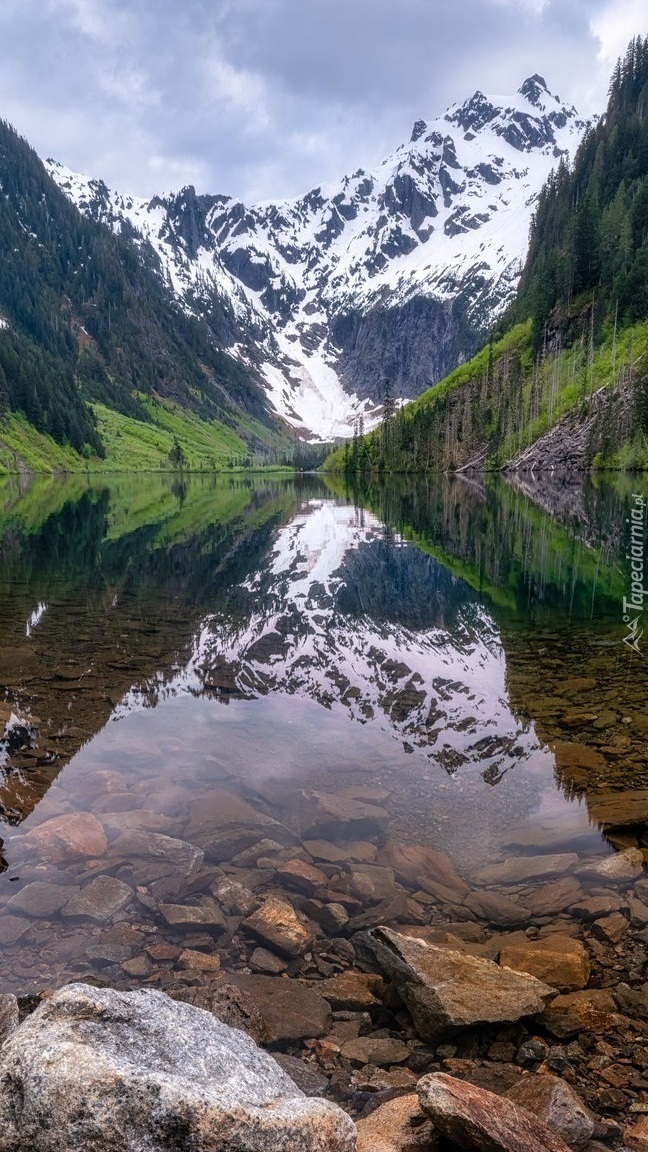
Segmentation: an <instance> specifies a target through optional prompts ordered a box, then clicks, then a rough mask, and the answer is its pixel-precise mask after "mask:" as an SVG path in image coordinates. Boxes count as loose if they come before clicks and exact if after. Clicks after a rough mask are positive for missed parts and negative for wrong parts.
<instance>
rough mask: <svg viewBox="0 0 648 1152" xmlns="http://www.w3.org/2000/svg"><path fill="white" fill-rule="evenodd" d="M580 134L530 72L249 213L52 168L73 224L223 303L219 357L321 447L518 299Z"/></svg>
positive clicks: (210, 305) (404, 390)
mask: <svg viewBox="0 0 648 1152" xmlns="http://www.w3.org/2000/svg"><path fill="white" fill-rule="evenodd" d="M586 126H587V125H586V122H585V121H584V120H583V119H582V118H581V117H579V115H578V113H577V111H576V109H575V108H573V107H572V106H570V105H565V104H563V103H561V101H560V100H559V99H558V97H556V96H553V95H552V94H551V93H550V92H549V91H548V89H547V86H546V84H545V81H544V80H543V79H542V77H540V76H533V77H530V78H529V79H527V80H525V81H524V83H523V84H522V86H521V87H520V89H519V90H518V92H517V93H516V94H515V95H514V96H513V97H505V96H493V97H487V96H484V95H483V93H481V92H479V91H477V92H475V94H474V95H473V96H472V97H471V98H470V99H469V100H467V101H466V102H465V103H464V104H462V105H453V106H452V107H450V108H449V109H448V110H447V112H446V113H445V114H444V115H443V116H441V117H438V118H437V119H434V120H431V121H424V120H419V121H417V122H416V123H415V125H414V128H413V130H412V133H411V137H410V139H409V141H408V142H407V143H405V144H402V145H401V146H400V147H399V148H397V149H396V151H395V152H394V153H393V154H392V155H391V156H389V157H388V158H387V159H386V160H384V161H383V162H382V163H381V164H378V165H377V166H375V167H374V168H371V169H369V170H364V169H358V170H357V171H356V172H354V173H353V174H352V175H351V176H345V177H344V178H343V179H342V180H341V181H340V182H339V184H338V185H337V186H336V187H333V188H330V189H324V188H322V187H318V188H315V189H312V190H311V191H309V192H308V193H307V194H306V195H304V196H302V197H298V198H297V199H294V200H283V201H266V202H262V203H259V204H256V205H252V206H247V205H245V204H244V203H243V202H242V201H240V200H237V199H233V198H231V197H229V196H225V195H198V194H197V193H196V191H195V189H194V188H192V187H188V188H184V189H183V190H182V191H181V192H179V193H178V194H175V195H170V196H164V197H159V196H156V197H154V198H153V199H152V200H145V199H138V198H136V197H133V196H126V195H123V194H121V193H118V192H115V191H112V190H110V189H109V188H108V187H107V185H106V184H105V183H104V182H103V181H101V180H94V179H89V178H87V177H85V176H81V175H79V174H77V173H74V172H72V171H70V170H69V169H67V168H65V167H64V166H63V165H61V164H59V163H57V162H55V161H53V160H49V161H47V167H48V171H49V172H50V174H51V176H52V177H53V178H54V179H55V181H56V182H57V183H58V185H59V187H60V188H61V189H62V190H63V191H64V192H65V193H66V195H67V196H68V197H69V198H70V199H71V200H72V201H73V202H74V203H75V204H76V205H77V206H78V207H79V208H80V209H81V211H82V212H83V213H85V214H86V215H88V216H90V217H92V218H93V219H95V220H96V221H99V222H103V223H106V224H108V225H109V226H110V227H111V228H112V229H113V231H115V232H118V233H121V234H122V235H126V236H128V237H129V238H130V239H131V240H132V241H133V243H135V244H136V245H139V246H141V245H142V244H144V243H145V242H146V241H148V243H149V244H150V245H151V246H152V248H153V249H154V251H155V253H156V255H157V258H158V261H159V271H160V275H161V276H162V277H163V279H164V281H165V282H166V284H167V285H168V286H169V287H170V288H171V289H172V291H173V293H174V294H175V296H176V297H177V298H178V299H179V300H180V302H181V304H182V307H183V308H184V309H185V310H186V311H187V312H188V313H190V314H193V315H194V316H198V317H205V318H209V317H210V316H211V315H212V313H213V312H214V309H215V308H218V311H219V315H220V314H221V313H222V302H223V299H225V300H226V301H227V303H228V305H229V308H228V315H229V324H228V326H227V331H225V332H222V333H221V334H222V335H223V337H224V340H225V342H226V344H227V346H228V350H229V351H230V352H231V353H233V354H234V355H235V356H236V357H237V358H238V359H239V360H240V361H241V362H242V363H243V364H244V365H246V366H249V367H251V368H253V369H254V370H255V371H258V372H259V373H260V375H261V377H262V379H263V380H264V381H265V385H266V389H267V396H268V401H269V404H270V405H271V407H272V408H273V409H274V410H275V411H276V412H277V413H278V414H279V415H281V416H282V417H283V418H284V419H285V420H286V421H287V422H288V423H289V424H290V425H292V426H293V427H295V428H296V429H298V430H299V432H300V433H302V434H308V435H310V436H312V437H314V438H323V439H329V438H332V437H336V436H348V435H350V434H351V431H352V429H353V425H354V422H355V421H356V420H357V418H358V415H359V414H360V413H362V414H363V415H364V418H365V424H366V426H370V425H371V423H372V422H373V421H375V420H376V419H377V416H378V413H379V410H380V404H381V402H382V399H383V395H384V390H385V380H386V378H389V380H390V385H391V389H392V391H393V393H394V394H395V395H396V396H397V397H399V398H402V399H406V398H411V397H413V396H415V395H418V394H419V393H420V392H422V391H423V390H424V389H425V388H426V387H428V386H429V385H430V384H432V383H434V382H436V381H437V380H439V379H441V378H442V377H443V376H444V375H445V374H446V373H447V372H448V371H449V370H450V369H451V368H452V367H454V366H455V365H456V364H457V363H460V362H462V361H463V360H464V359H466V358H467V357H468V356H469V355H471V354H472V352H474V350H475V348H476V347H477V345H478V344H479V342H480V340H483V338H484V335H485V334H486V333H487V331H488V330H489V328H490V327H491V326H492V324H493V322H494V320H495V319H496V318H497V316H498V315H499V314H500V313H501V311H502V310H503V308H504V307H505V306H506V305H507V304H508V303H509V302H510V300H511V299H512V296H513V294H514V292H515V288H516V286H517V282H518V279H519V276H520V273H521V268H522V262H523V260H524V256H525V253H526V246H527V234H528V228H529V223H530V219H531V214H532V211H533V206H534V203H535V201H536V198H537V196H538V194H539V192H540V189H541V187H542V185H543V184H544V181H545V180H546V178H547V176H548V175H549V173H550V171H551V170H552V168H554V167H555V165H556V164H557V163H558V161H559V159H560V158H561V156H565V155H566V154H568V153H573V152H574V151H575V148H576V146H577V145H578V143H579V141H580V139H581V137H582V135H583V133H584V131H585V129H586ZM221 327H222V319H221Z"/></svg>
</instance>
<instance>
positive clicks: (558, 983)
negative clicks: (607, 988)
mask: <svg viewBox="0 0 648 1152" xmlns="http://www.w3.org/2000/svg"><path fill="white" fill-rule="evenodd" d="M500 964H501V965H502V966H503V967H507V968H513V969H514V970H515V971H516V972H529V973H530V974H531V975H532V976H536V977H537V978H538V980H543V981H544V983H545V984H550V985H551V987H552V988H558V989H559V991H561V992H576V991H577V990H578V989H579V988H585V986H586V985H587V981H588V980H589V974H590V966H589V959H588V956H587V952H586V951H585V949H584V947H583V945H582V944H581V942H580V941H579V940H572V939H571V938H570V937H568V936H549V937H548V938H547V939H545V940H529V941H528V942H527V943H526V944H516V945H512V946H510V945H509V946H506V947H504V948H502V951H501V952H500Z"/></svg>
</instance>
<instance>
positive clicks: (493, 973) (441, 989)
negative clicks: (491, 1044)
mask: <svg viewBox="0 0 648 1152" xmlns="http://www.w3.org/2000/svg"><path fill="white" fill-rule="evenodd" d="M359 944H360V945H361V946H364V947H368V948H369V949H370V951H371V952H373V954H374V956H375V958H376V960H377V962H378V964H379V966H380V968H381V969H382V971H383V973H384V974H385V976H387V977H389V979H391V980H393V981H394V983H395V984H396V987H397V989H398V991H399V993H400V995H401V997H402V999H403V1001H404V1002H405V1004H406V1005H407V1007H408V1008H409V1010H410V1013H411V1016H412V1020H413V1022H414V1026H415V1028H416V1031H417V1033H418V1035H419V1036H420V1037H421V1039H423V1040H434V1039H436V1038H437V1037H439V1036H443V1035H448V1034H450V1033H452V1032H456V1031H458V1030H460V1029H462V1028H470V1027H473V1026H474V1025H477V1024H496V1023H515V1022H516V1021H518V1020H520V1019H522V1017H524V1016H533V1015H535V1014H536V1013H538V1012H542V1010H543V1008H544V1007H545V1004H546V1003H547V1002H548V1001H549V1000H550V999H551V998H552V997H554V996H555V995H556V989H555V988H550V987H549V986H548V985H547V984H543V983H542V982H541V981H540V980H537V979H536V978H535V977H534V976H527V975H524V974H522V973H520V972H513V971H511V970H510V969H507V968H500V967H498V965H497V964H494V963H493V961H492V960H482V959H481V958H479V957H476V956H467V955H465V954H464V953H460V952H454V951H453V950H452V949H449V948H439V947H437V946H436V945H434V944H426V943H424V942H423V940H416V939H412V938H410V937H408V936H402V935H401V934H400V933H399V932H394V931H392V930H391V929H390V928H384V927H381V928H373V929H371V930H370V931H369V932H365V933H363V935H362V936H361V937H360V938H359Z"/></svg>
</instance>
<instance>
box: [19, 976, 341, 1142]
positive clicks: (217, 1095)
mask: <svg viewBox="0 0 648 1152" xmlns="http://www.w3.org/2000/svg"><path fill="white" fill-rule="evenodd" d="M181 1147H182V1148H189V1147H191V1149H192V1150H193V1152H219V1150H222V1152H226V1150H228V1152H231V1150H232V1149H234V1148H235V1149H236V1150H237V1152H355V1148H356V1135H355V1127H354V1124H353V1122H352V1121H351V1119H350V1118H349V1117H348V1116H346V1115H345V1113H344V1112H342V1111H341V1110H340V1109H339V1108H338V1107H337V1106H336V1105H335V1104H331V1103H328V1102H326V1101H323V1100H320V1099H311V1098H309V1097H307V1096H305V1095H304V1094H303V1092H301V1091H300V1089H299V1088H297V1086H296V1085H295V1083H294V1082H293V1080H291V1078H290V1077H289V1076H287V1075H286V1073H285V1072H284V1071H283V1070H282V1069H281V1068H280V1067H279V1065H278V1064H277V1062H276V1061H275V1060H273V1059H272V1057H271V1056H269V1055H268V1054H266V1053H265V1052H262V1051H261V1050H260V1049H258V1048H257V1047H256V1045H255V1044H254V1042H253V1041H252V1040H250V1039H249V1037H247V1036H245V1035H244V1034H243V1033H242V1032H240V1031H238V1030H236V1029H232V1028H229V1027H228V1026H227V1025H226V1024H222V1023H221V1022H220V1021H218V1020H216V1019H215V1018H214V1017H213V1016H212V1015H211V1013H209V1012H205V1011H203V1010H201V1009H199V1008H194V1007H192V1006H190V1005H188V1004H183V1003H179V1002H176V1001H174V1000H172V999H170V998H169V997H168V996H166V995H164V993H162V992H156V991H140V992H127V993H124V992H116V991H114V990H112V989H101V990H99V989H96V988H92V987H90V986H89V985H85V984H70V985H67V986H66V987H65V988H62V989H61V990H60V991H58V992H56V993H55V994H54V995H53V996H52V997H51V998H50V999H49V1000H47V1001H45V1002H44V1003H43V1004H42V1005H41V1006H40V1007H39V1008H38V1009H37V1010H36V1011H35V1012H34V1013H33V1015H31V1016H30V1017H28V1019H27V1020H25V1021H24V1023H23V1024H22V1025H20V1027H19V1028H17V1029H16V1030H15V1031H14V1032H12V1033H11V1035H10V1036H9V1038H8V1040H7V1041H6V1043H5V1045H4V1047H3V1048H2V1051H1V1053H0V1150H1V1152H26V1150H27V1149H29V1152H61V1149H64V1150H65V1152H136V1150H137V1152H140V1150H142V1149H146V1152H169V1149H171V1148H181Z"/></svg>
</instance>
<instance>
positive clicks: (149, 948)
mask: <svg viewBox="0 0 648 1152" xmlns="http://www.w3.org/2000/svg"><path fill="white" fill-rule="evenodd" d="M144 951H145V952H146V954H147V955H148V956H150V957H151V960H155V961H156V963H157V962H158V961H164V960H177V959H178V958H179V956H180V953H181V951H182V949H181V948H179V947H178V945H177V944H169V943H167V941H166V940H160V941H158V942H157V943H155V944H147V945H146V948H145V949H144Z"/></svg>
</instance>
